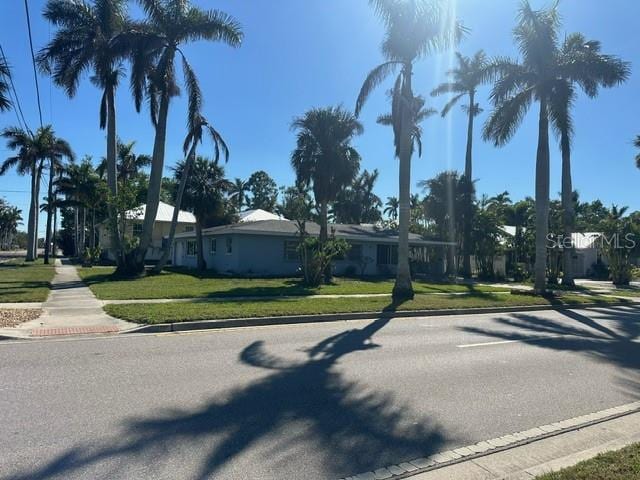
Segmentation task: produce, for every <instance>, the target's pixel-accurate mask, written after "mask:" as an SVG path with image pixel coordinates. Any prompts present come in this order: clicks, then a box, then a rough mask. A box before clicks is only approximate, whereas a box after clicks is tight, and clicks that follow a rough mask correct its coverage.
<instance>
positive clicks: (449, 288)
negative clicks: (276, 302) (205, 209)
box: [78, 267, 508, 300]
mask: <svg viewBox="0 0 640 480" xmlns="http://www.w3.org/2000/svg"><path fill="white" fill-rule="evenodd" d="M113 272H114V269H113V268H112V267H93V268H78V273H79V275H80V277H81V278H82V279H83V280H84V281H85V282H86V283H87V284H88V285H89V288H91V291H93V293H94V294H95V295H96V297H98V298H99V299H101V300H140V299H154V298H224V297H268V296H272V297H279V296H296V295H320V294H327V295H329V294H336V295H346V294H375V293H389V294H390V293H391V290H392V289H393V283H394V282H393V280H389V279H377V280H375V279H374V280H354V279H347V278H335V279H334V281H333V283H332V284H331V285H322V286H320V287H318V288H309V287H306V286H304V285H302V284H301V283H300V280H299V279H297V278H229V277H220V276H215V275H213V274H210V273H204V274H198V273H197V272H195V271H193V270H178V269H175V270H170V271H168V272H164V273H162V274H160V275H150V276H147V277H142V278H136V279H133V280H130V279H121V278H120V279H119V278H116V277H113V275H112V274H113ZM414 288H415V291H416V293H418V294H423V293H475V292H497V291H503V292H506V291H508V289H505V288H499V287H492V286H487V285H461V284H450V283H434V282H424V281H416V282H415V283H414Z"/></svg>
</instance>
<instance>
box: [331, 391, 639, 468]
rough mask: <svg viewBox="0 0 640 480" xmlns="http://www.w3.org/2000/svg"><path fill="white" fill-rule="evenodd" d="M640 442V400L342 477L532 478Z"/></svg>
mask: <svg viewBox="0 0 640 480" xmlns="http://www.w3.org/2000/svg"><path fill="white" fill-rule="evenodd" d="M637 442H640V402H634V403H630V404H626V405H621V406H619V407H613V408H609V409H607V410H602V411H600V412H595V413H592V414H588V415H583V416H581V417H575V418H571V419H568V420H564V421H561V422H557V423H552V424H549V425H541V426H539V427H536V428H532V429H530V430H526V431H522V432H517V433H513V434H511V435H505V436H503V437H500V438H493V439H489V440H485V441H482V442H478V443H476V444H473V445H468V446H465V447H460V448H456V449H454V450H449V451H445V452H440V453H436V454H434V455H431V456H429V457H424V458H416V459H415V460H411V461H409V462H405V463H400V464H398V465H390V466H388V467H386V468H381V469H378V470H376V471H373V472H365V473H361V474H359V475H355V476H352V477H346V478H344V479H342V480H376V479H391V480H394V479H398V480H399V479H404V478H410V479H411V480H449V479H452V478H455V479H456V480H507V479H508V480H532V479H534V478H535V477H537V476H539V475H542V474H545V473H549V472H553V471H558V470H561V469H563V468H566V467H570V466H573V465H575V464H577V463H579V462H581V461H583V460H588V459H590V458H593V457H595V456H596V455H598V454H600V453H603V452H607V451H611V450H619V449H621V448H623V447H626V446H627V445H630V444H632V443H637Z"/></svg>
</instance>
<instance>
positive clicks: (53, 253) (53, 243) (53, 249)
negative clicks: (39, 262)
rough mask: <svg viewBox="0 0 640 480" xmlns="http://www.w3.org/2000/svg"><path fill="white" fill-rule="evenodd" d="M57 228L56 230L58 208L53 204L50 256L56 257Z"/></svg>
mask: <svg viewBox="0 0 640 480" xmlns="http://www.w3.org/2000/svg"><path fill="white" fill-rule="evenodd" d="M57 230H58V208H57V207H56V206H55V204H54V207H53V234H52V236H51V256H52V257H53V258H56V256H57V252H56V234H57Z"/></svg>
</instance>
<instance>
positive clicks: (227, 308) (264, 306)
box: [105, 292, 617, 324]
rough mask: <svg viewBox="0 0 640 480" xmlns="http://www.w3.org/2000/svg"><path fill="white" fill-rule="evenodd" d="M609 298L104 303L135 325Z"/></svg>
mask: <svg viewBox="0 0 640 480" xmlns="http://www.w3.org/2000/svg"><path fill="white" fill-rule="evenodd" d="M613 301H617V300H614V299H612V298H606V297H599V296H597V295H593V296H580V295H565V296H563V297H560V298H554V299H548V298H542V297H534V296H531V295H518V294H510V295H504V294H495V293H490V292H488V293H475V294H472V295H464V296H461V295H424V294H422V295H416V297H415V298H414V299H413V300H411V301H407V302H404V303H402V304H399V305H393V304H390V301H389V299H388V298H384V297H372V298H283V299H265V300H251V301H231V300H230V301H225V300H221V301H216V302H193V303H188V302H184V303H163V304H120V305H107V306H105V310H106V312H107V313H108V314H109V315H112V316H114V317H118V318H122V319H124V320H128V321H130V322H137V323H147V324H154V323H167V322H183V321H191V320H214V319H222V318H247V317H271V316H285V315H314V314H316V315H317V314H323V313H353V312H382V311H385V312H394V311H411V310H440V309H464V308H483V307H515V306H529V305H557V306H562V305H573V304H584V305H594V304H596V305H607V304H608V303H612V302H613Z"/></svg>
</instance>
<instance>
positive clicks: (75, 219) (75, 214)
mask: <svg viewBox="0 0 640 480" xmlns="http://www.w3.org/2000/svg"><path fill="white" fill-rule="evenodd" d="M79 208H80V207H78V206H75V207H73V222H74V236H73V237H74V238H73V240H74V245H73V246H74V250H75V252H76V257H79V256H80V218H79V217H80V211H79Z"/></svg>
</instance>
